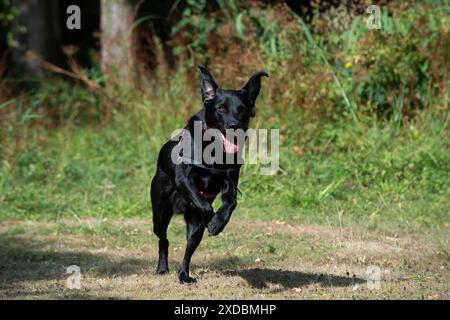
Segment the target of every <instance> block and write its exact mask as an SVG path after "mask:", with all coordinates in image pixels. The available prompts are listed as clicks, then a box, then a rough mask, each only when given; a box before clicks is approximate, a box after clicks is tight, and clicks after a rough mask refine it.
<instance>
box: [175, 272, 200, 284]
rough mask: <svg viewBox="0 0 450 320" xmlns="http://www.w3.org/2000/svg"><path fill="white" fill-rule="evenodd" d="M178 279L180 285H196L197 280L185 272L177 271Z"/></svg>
mask: <svg viewBox="0 0 450 320" xmlns="http://www.w3.org/2000/svg"><path fill="white" fill-rule="evenodd" d="M178 279H179V280H180V282H181V283H196V282H197V279H195V278H192V277H190V276H189V274H188V273H187V272H186V271H179V272H178Z"/></svg>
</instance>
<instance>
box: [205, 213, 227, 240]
mask: <svg viewBox="0 0 450 320" xmlns="http://www.w3.org/2000/svg"><path fill="white" fill-rule="evenodd" d="M226 224H227V221H225V220H223V219H222V218H221V217H220V216H219V215H217V214H216V215H215V216H214V218H213V219H212V220H211V222H210V223H209V224H208V234H209V235H210V236H217V235H218V234H219V233H221V232H222V230H223V229H224V228H225V226H226Z"/></svg>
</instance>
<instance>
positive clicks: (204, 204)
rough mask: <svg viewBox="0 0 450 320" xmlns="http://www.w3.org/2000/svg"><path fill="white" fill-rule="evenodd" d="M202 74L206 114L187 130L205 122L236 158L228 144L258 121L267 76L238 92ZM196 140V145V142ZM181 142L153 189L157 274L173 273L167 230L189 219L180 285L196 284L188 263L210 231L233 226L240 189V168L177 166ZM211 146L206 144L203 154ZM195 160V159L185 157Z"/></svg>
mask: <svg viewBox="0 0 450 320" xmlns="http://www.w3.org/2000/svg"><path fill="white" fill-rule="evenodd" d="M199 69H200V71H201V94H202V100H203V104H204V108H203V109H202V110H201V111H200V112H198V113H197V114H195V115H194V116H193V117H192V118H191V119H190V120H189V122H188V124H187V126H186V127H185V131H186V132H188V133H189V134H190V135H191V137H193V136H194V125H195V124H198V123H200V122H201V124H202V127H203V132H205V131H206V130H208V129H210V128H212V129H216V130H219V132H220V133H221V137H222V139H223V141H222V142H223V145H224V150H223V153H224V154H223V155H222V156H225V153H236V151H237V149H238V146H236V145H235V144H234V141H229V140H227V139H226V138H225V132H226V131H229V130H230V129H232V130H236V129H242V130H244V131H245V130H247V129H248V124H249V120H250V117H254V116H255V100H256V98H257V96H258V94H259V91H260V87H261V77H262V76H266V77H268V76H269V75H268V74H267V73H266V72H264V71H261V72H258V73H256V74H254V75H253V76H252V77H251V78H250V79H249V80H248V82H247V83H246V84H245V85H244V86H243V87H242V88H241V89H239V90H224V89H221V88H220V87H219V86H218V84H217V83H216V81H215V80H214V78H213V77H212V76H211V74H210V73H209V72H208V70H206V69H205V68H203V67H199ZM192 140H194V139H192ZM179 143H180V141H169V142H167V143H166V144H164V146H163V147H162V148H161V151H160V153H159V157H158V164H157V169H156V174H155V176H154V178H153V180H152V184H151V201H152V210H153V231H154V233H155V234H156V235H157V236H158V238H159V261H158V268H157V272H158V273H159V274H163V273H166V272H168V270H169V269H168V262H167V256H168V247H169V241H168V240H167V227H168V225H169V222H170V219H171V217H172V215H173V213H181V212H182V213H184V217H185V220H186V224H187V246H186V252H185V255H184V259H183V263H182V265H181V268H180V269H179V271H178V278H179V279H180V281H181V282H195V279H193V278H191V277H190V276H189V263H190V260H191V257H192V254H193V253H194V251H195V249H196V248H197V246H198V245H199V244H200V241H201V240H202V237H203V232H204V230H205V227H207V228H208V232H209V235H218V234H219V233H220V232H221V231H222V230H223V229H224V227H225V226H226V224H227V223H228V221H229V220H230V217H231V213H232V212H233V210H234V209H235V208H236V204H237V201H236V196H237V191H238V190H237V185H238V179H239V170H240V164H239V163H233V164H220V163H212V164H204V162H203V161H202V163H198V162H189V163H186V162H183V163H178V164H177V163H176V162H174V161H173V158H172V153H173V149H174V148H175V147H176V146H178V145H179ZM208 144H209V143H205V142H203V141H202V143H201V145H200V147H199V146H197V145H193V147H194V149H195V148H196V147H197V148H199V149H201V150H202V151H203V150H204V148H205V147H206V146H207V145H208ZM183 158H184V159H186V158H189V159H191V155H185V154H183ZM220 192H222V205H221V206H220V208H219V209H218V210H217V212H216V214H214V211H213V208H212V206H211V204H212V202H213V201H214V199H215V197H216V196H217V195H218V194H219V193H220Z"/></svg>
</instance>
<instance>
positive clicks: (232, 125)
mask: <svg viewBox="0 0 450 320" xmlns="http://www.w3.org/2000/svg"><path fill="white" fill-rule="evenodd" d="M237 127H238V124H237V122H234V121H231V122H228V125H227V128H228V129H233V130H234V129H237Z"/></svg>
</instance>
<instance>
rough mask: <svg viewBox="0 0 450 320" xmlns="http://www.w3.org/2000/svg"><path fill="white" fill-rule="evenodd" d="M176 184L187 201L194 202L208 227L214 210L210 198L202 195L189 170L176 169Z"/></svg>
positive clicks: (204, 224)
mask: <svg viewBox="0 0 450 320" xmlns="http://www.w3.org/2000/svg"><path fill="white" fill-rule="evenodd" d="M175 185H176V187H177V190H178V191H179V192H180V193H181V195H182V196H183V197H184V198H185V199H186V201H188V202H190V203H192V204H193V207H195V208H196V209H197V210H198V211H199V213H200V215H201V218H202V223H203V226H204V227H206V226H207V225H208V222H209V221H210V220H211V218H212V217H213V216H214V210H213V207H212V206H211V204H210V203H209V202H208V200H206V199H204V198H202V197H201V196H200V194H199V191H198V189H197V187H196V186H195V184H194V181H193V180H192V178H191V176H190V174H189V170H182V169H176V171H175Z"/></svg>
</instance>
